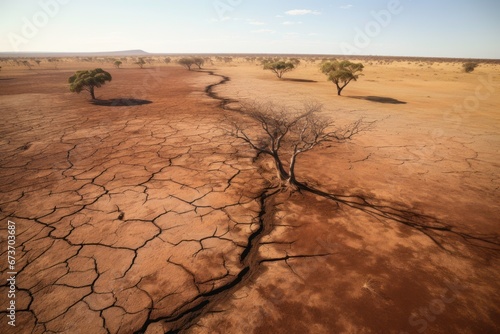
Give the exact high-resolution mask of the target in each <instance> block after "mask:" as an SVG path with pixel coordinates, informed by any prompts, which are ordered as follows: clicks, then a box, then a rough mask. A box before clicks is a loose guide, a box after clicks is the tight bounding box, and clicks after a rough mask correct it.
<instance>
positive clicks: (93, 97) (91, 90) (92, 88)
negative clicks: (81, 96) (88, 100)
mask: <svg viewBox="0 0 500 334" xmlns="http://www.w3.org/2000/svg"><path fill="white" fill-rule="evenodd" d="M90 96H91V97H92V100H95V99H96V98H95V95H94V86H91V87H90Z"/></svg>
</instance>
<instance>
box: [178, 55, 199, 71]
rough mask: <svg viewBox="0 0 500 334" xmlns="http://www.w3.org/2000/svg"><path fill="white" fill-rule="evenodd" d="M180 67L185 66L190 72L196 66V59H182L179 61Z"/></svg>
mask: <svg viewBox="0 0 500 334" xmlns="http://www.w3.org/2000/svg"><path fill="white" fill-rule="evenodd" d="M177 63H178V64H179V65H182V66H184V67H185V68H187V69H188V70H190V71H191V67H192V66H193V65H195V62H194V59H193V58H181V59H179V60H178V61H177Z"/></svg>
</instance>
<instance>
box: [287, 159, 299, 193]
mask: <svg viewBox="0 0 500 334" xmlns="http://www.w3.org/2000/svg"><path fill="white" fill-rule="evenodd" d="M298 153H299V152H295V153H294V154H293V155H292V158H291V159H290V175H289V178H288V183H289V184H291V185H295V184H296V183H297V180H296V179H295V163H296V162H297V154H298Z"/></svg>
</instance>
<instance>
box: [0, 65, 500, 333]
mask: <svg viewBox="0 0 500 334" xmlns="http://www.w3.org/2000/svg"><path fill="white" fill-rule="evenodd" d="M81 66H83V65H82V64H78V63H76V62H72V61H71V60H69V61H68V63H67V64H64V65H61V66H60V68H59V69H57V70H55V69H51V68H41V69H34V70H20V69H18V68H6V69H2V72H1V73H0V74H1V75H0V109H1V117H2V120H1V121H0V134H1V139H0V154H1V157H2V159H1V161H0V189H1V195H0V221H1V230H0V234H1V241H2V248H1V254H0V259H1V261H0V263H1V266H0V268H1V272H2V279H3V283H2V286H1V287H0V296H1V301H2V302H1V310H0V315H1V319H0V332H2V333H96V334H97V333H113V334H115V333H123V334H127V333H147V334H157V333H397V334H407V333H424V332H425V333H497V332H499V331H500V325H499V322H498V319H500V297H499V293H498V292H499V291H500V279H499V278H500V274H499V269H498V268H499V259H498V252H499V250H500V243H499V240H498V233H499V227H498V223H499V218H498V217H500V209H499V205H498V199H499V187H500V176H499V175H500V172H499V165H500V157H499V149H500V135H499V129H500V116H499V114H498V107H499V106H500V97H499V96H500V94H498V90H499V89H500V85H499V84H498V83H499V82H500V68H499V66H498V65H496V66H494V65H489V67H488V65H486V67H483V68H482V69H481V68H479V69H478V71H477V72H475V73H474V74H471V75H468V74H464V73H460V71H459V68H460V64H454V63H438V64H434V65H432V66H427V65H426V66H425V67H424V68H422V66H420V64H417V63H415V64H406V63H395V64H391V65H388V64H384V63H383V62H382V63H379V64H378V65H374V66H372V67H371V68H370V67H367V70H366V73H365V77H363V78H362V79H361V80H360V81H359V82H357V83H353V84H352V85H350V86H348V87H347V88H346V90H345V92H344V95H345V96H344V97H337V96H336V94H335V92H334V88H333V86H332V85H331V83H328V82H326V81H325V80H324V77H323V76H322V74H321V73H319V72H318V70H317V66H313V65H311V64H305V65H304V64H303V65H301V66H300V67H299V69H298V70H297V71H295V72H292V73H290V74H288V76H289V78H288V80H277V79H276V78H274V77H273V76H272V74H271V73H270V72H264V71H262V70H261V68H260V67H257V66H255V65H254V64H248V62H246V61H243V60H241V61H240V62H238V61H235V63H233V64H231V65H223V64H216V65H215V66H214V67H213V68H211V69H210V71H211V72H209V71H186V70H184V69H182V68H180V67H176V66H173V65H170V66H158V67H151V68H145V69H133V68H124V69H120V70H116V69H115V70H111V69H109V71H110V72H112V74H113V81H112V82H111V83H108V84H106V85H105V86H103V87H102V88H99V89H98V90H97V97H98V98H99V99H100V101H99V102H98V103H94V104H92V103H90V101H89V100H88V99H87V97H86V96H85V95H84V93H82V94H81V95H77V94H73V93H70V92H69V90H68V87H67V83H66V82H67V78H68V77H69V76H70V75H71V74H72V73H73V72H74V71H75V70H76V69H80V67H81ZM86 66H87V65H86ZM305 79H307V80H305ZM207 93H208V94H207ZM256 99H258V100H272V101H273V102H274V103H278V104H285V105H288V106H290V108H293V107H297V106H300V104H301V103H303V102H304V101H310V100H314V101H317V102H319V103H322V104H323V106H324V107H323V111H322V113H323V114H324V116H325V117H330V118H335V119H337V120H338V122H339V123H340V124H342V122H345V121H349V120H355V119H358V118H362V117H363V118H365V119H368V120H370V121H376V126H375V127H374V128H373V129H372V130H370V131H369V132H365V133H362V134H360V135H359V136H358V137H356V138H354V139H353V140H352V141H350V142H347V143H342V144H335V143H332V144H328V145H322V146H320V147H318V148H317V149H315V150H314V151H311V152H308V153H307V154H305V155H304V156H302V157H301V159H300V161H299V162H298V167H297V173H298V178H299V179H300V181H301V182H303V183H304V184H306V185H307V188H306V189H303V190H301V191H294V190H290V189H284V188H280V187H279V186H278V184H279V182H277V180H276V178H275V173H274V171H273V167H272V163H271V161H269V160H268V159H267V158H266V157H264V156H257V154H256V152H254V151H253V150H252V149H251V147H249V146H248V145H247V144H246V143H244V142H243V141H241V140H239V139H237V138H234V137H231V136H230V135H228V133H227V131H225V128H226V125H227V120H228V119H232V120H234V121H237V122H241V123H242V124H243V123H244V124H248V125H249V126H250V127H252V124H253V123H252V120H251V119H249V118H248V117H246V116H245V115H242V114H240V113H238V112H237V111H235V109H236V105H237V102H235V101H244V100H256ZM254 135H256V136H258V130H255V132H254ZM9 221H10V222H13V223H15V265H14V267H13V268H9V264H8V261H7V259H8V254H9V253H8V250H9V249H8V247H7V246H8V239H7V237H8V235H9V229H8V224H9V223H8V222H9ZM13 271H15V272H16V275H15V288H16V293H15V305H16V318H15V325H16V326H15V327H12V326H10V325H9V323H8V321H9V319H8V317H7V315H8V314H9V312H8V310H7V307H8V303H9V299H8V298H7V296H8V294H9V289H10V287H11V284H10V283H9V282H7V283H6V279H7V278H9V277H10V275H9V274H8V273H9V272H13Z"/></svg>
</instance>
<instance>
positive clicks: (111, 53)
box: [0, 50, 150, 58]
mask: <svg viewBox="0 0 500 334" xmlns="http://www.w3.org/2000/svg"><path fill="white" fill-rule="evenodd" d="M147 55H150V54H149V53H148V52H146V51H143V50H126V51H109V52H0V57H9V58H11V57H17V58H47V57H127V56H147Z"/></svg>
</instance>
